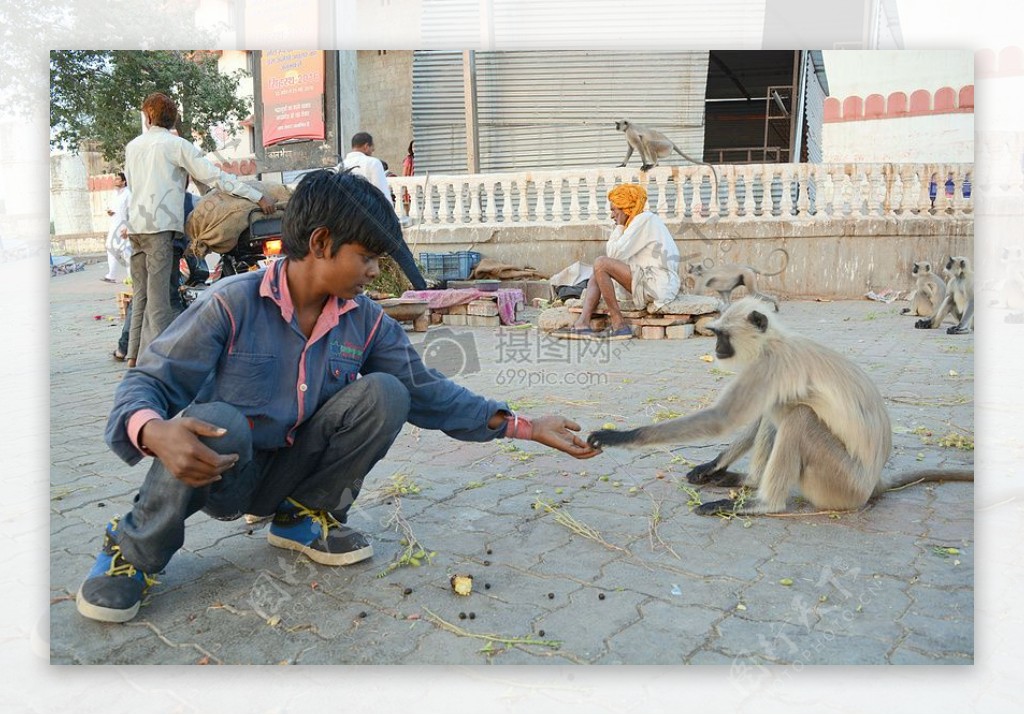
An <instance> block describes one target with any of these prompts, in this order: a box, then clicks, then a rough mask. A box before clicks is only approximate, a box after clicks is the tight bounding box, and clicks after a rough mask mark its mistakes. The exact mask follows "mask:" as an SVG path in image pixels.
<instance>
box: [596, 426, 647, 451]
mask: <svg viewBox="0 0 1024 715" xmlns="http://www.w3.org/2000/svg"><path fill="white" fill-rule="evenodd" d="M635 432H636V430H631V429H628V430H616V429H599V430H597V431H596V432H591V433H590V436H589V437H587V444H589V445H590V446H591V447H593V448H594V449H604V448H605V447H617V446H619V445H623V444H628V443H630V442H632V441H633V438H634V433H635Z"/></svg>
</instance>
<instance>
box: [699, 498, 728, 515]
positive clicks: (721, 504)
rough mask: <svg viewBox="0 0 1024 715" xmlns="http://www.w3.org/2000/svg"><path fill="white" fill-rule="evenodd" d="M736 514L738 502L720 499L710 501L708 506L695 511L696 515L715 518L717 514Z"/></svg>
mask: <svg viewBox="0 0 1024 715" xmlns="http://www.w3.org/2000/svg"><path fill="white" fill-rule="evenodd" d="M735 512H736V502H734V501H733V500H732V499H719V500H718V501H709V502H708V503H707V504H701V505H700V506H699V507H697V508H696V509H694V510H693V513H694V514H698V515H700V516H715V515H717V514H728V515H730V516H731V515H732V514H734V513H735Z"/></svg>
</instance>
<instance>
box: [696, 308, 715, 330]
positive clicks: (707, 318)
mask: <svg viewBox="0 0 1024 715" xmlns="http://www.w3.org/2000/svg"><path fill="white" fill-rule="evenodd" d="M717 317H718V314H717V313H716V314H714V315H702V316H701V317H700V318H698V319H697V322H696V324H695V326H694V327H695V329H696V331H697V335H714V333H712V332H711V331H710V330H708V328H707V325H708V323H710V322H711V321H712V320H715V319H716V318H717Z"/></svg>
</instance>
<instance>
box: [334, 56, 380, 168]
mask: <svg viewBox="0 0 1024 715" xmlns="http://www.w3.org/2000/svg"><path fill="white" fill-rule="evenodd" d="M359 121H360V119H359V62H358V59H357V57H356V51H355V50H339V52H338V126H339V127H340V132H341V136H339V137H338V155H339V159H340V158H343V157H344V156H345V155H346V154H348V152H349V143H350V142H351V140H352V135H353V134H355V133H356V132H358V131H362V127H360V126H359ZM371 133H372V131H371Z"/></svg>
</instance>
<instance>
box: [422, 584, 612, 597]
mask: <svg viewBox="0 0 1024 715" xmlns="http://www.w3.org/2000/svg"><path fill="white" fill-rule="evenodd" d="M402 593H404V594H405V595H406V596H408V595H409V594H410V593H412V589H411V588H409V587H408V586H406V587H405V590H404V591H402ZM602 598H604V597H603V596H602Z"/></svg>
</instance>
